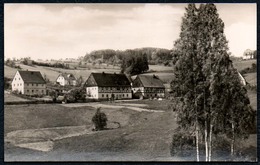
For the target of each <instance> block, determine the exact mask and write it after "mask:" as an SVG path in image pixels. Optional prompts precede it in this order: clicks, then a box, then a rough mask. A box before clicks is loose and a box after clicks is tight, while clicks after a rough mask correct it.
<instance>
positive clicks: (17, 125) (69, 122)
mask: <svg viewBox="0 0 260 165" xmlns="http://www.w3.org/2000/svg"><path fill="white" fill-rule="evenodd" d="M94 113H95V111H94V109H93V108H92V107H81V108H66V107H64V106H61V105H58V104H48V105H46V104H27V105H5V108H4V117H5V120H4V132H5V133H8V132H11V131H15V130H24V129H39V128H50V127H62V126H81V125H86V124H91V117H92V116H93V115H94Z"/></svg>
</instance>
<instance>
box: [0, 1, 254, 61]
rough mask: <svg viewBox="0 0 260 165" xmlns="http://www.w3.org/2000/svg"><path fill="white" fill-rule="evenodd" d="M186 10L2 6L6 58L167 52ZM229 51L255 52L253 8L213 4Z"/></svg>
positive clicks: (238, 53) (236, 53) (237, 53)
mask: <svg viewBox="0 0 260 165" xmlns="http://www.w3.org/2000/svg"><path fill="white" fill-rule="evenodd" d="M186 6H187V4H184V3H183V4H176V3H175V4H58V3H57V4H28V3H23V4H22V3H19V4H15V3H13V4H10V3H8V4H4V44H5V45H4V54H5V59H6V58H13V57H15V58H17V59H18V58H22V57H31V58H32V59H35V60H36V59H44V60H46V59H60V58H63V59H65V58H78V57H80V56H84V55H85V54H86V53H90V52H91V51H93V50H99V49H114V50H125V49H134V48H141V47H158V48H167V49H172V48H173V44H174V41H175V40H176V39H178V37H179V34H180V25H181V19H182V17H183V16H184V13H185V7H186ZM216 6H217V9H218V13H219V16H220V18H221V19H222V20H223V21H224V23H225V29H224V33H225V35H226V38H227V40H228V41H229V50H230V52H231V54H232V55H234V56H237V57H239V56H242V55H243V52H244V51H245V50H246V49H251V50H256V43H257V40H256V39H257V35H256V34H257V32H256V30H257V26H256V4H254V3H252V4H249V3H247V4H241V3H240V4H239V3H237V4H216Z"/></svg>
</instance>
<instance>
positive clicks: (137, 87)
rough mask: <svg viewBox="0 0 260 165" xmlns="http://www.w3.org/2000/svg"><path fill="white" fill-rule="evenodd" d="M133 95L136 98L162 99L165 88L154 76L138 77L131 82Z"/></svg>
mask: <svg viewBox="0 0 260 165" xmlns="http://www.w3.org/2000/svg"><path fill="white" fill-rule="evenodd" d="M132 89H133V95H134V96H135V97H138V98H151V97H156V98H163V97H165V86H164V85H163V82H162V81H161V80H160V79H159V78H158V77H157V76H155V75H138V76H137V77H136V78H135V79H134V81H133V86H132Z"/></svg>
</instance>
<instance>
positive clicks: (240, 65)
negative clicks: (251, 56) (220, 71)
mask: <svg viewBox="0 0 260 165" xmlns="http://www.w3.org/2000/svg"><path fill="white" fill-rule="evenodd" d="M253 63H255V64H256V60H244V61H236V62H233V65H234V67H235V68H236V69H237V70H238V71H241V70H243V69H245V68H248V67H251V66H252V64H253Z"/></svg>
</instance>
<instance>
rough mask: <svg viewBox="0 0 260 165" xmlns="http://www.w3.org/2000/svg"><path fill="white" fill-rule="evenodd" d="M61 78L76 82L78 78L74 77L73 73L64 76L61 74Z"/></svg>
mask: <svg viewBox="0 0 260 165" xmlns="http://www.w3.org/2000/svg"><path fill="white" fill-rule="evenodd" d="M59 76H62V77H64V79H66V80H76V78H75V77H74V75H73V74H71V73H62V74H60V75H59ZM59 76H58V77H59Z"/></svg>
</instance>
